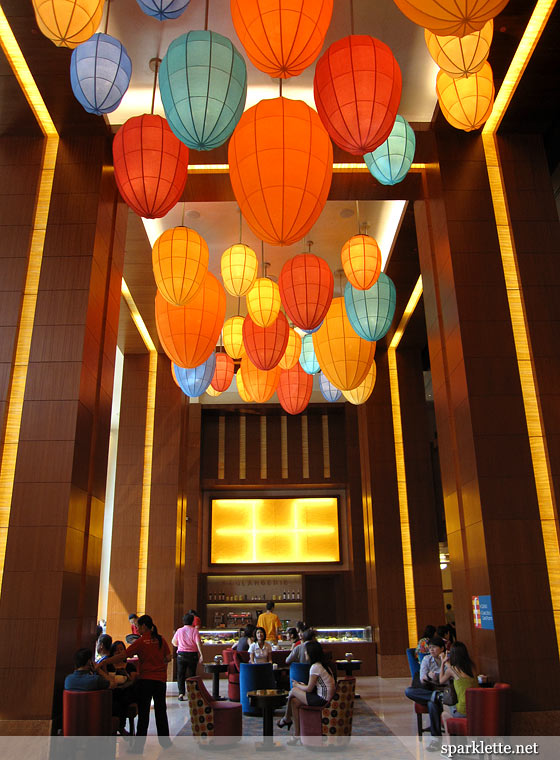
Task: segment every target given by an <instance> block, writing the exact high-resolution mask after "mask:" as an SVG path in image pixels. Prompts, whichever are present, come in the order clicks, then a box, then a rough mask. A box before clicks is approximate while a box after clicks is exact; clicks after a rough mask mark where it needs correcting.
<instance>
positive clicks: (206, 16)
mask: <svg viewBox="0 0 560 760" xmlns="http://www.w3.org/2000/svg"><path fill="white" fill-rule="evenodd" d="M209 3H210V0H206V11H205V14H204V31H205V32H207V31H208V5H209Z"/></svg>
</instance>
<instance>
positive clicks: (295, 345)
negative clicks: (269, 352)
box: [279, 327, 301, 369]
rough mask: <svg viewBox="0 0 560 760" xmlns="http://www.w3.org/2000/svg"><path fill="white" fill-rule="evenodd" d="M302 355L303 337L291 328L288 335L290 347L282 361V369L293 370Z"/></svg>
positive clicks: (288, 346) (287, 348) (287, 347)
mask: <svg viewBox="0 0 560 760" xmlns="http://www.w3.org/2000/svg"><path fill="white" fill-rule="evenodd" d="M300 354H301V337H300V336H299V335H298V334H297V332H296V331H295V330H294V328H293V327H290V332H289V333H288V345H287V346H286V350H285V351H284V356H283V357H282V358H281V359H280V365H279V366H280V368H281V369H292V367H294V366H295V365H296V364H297V362H298V359H299V355H300Z"/></svg>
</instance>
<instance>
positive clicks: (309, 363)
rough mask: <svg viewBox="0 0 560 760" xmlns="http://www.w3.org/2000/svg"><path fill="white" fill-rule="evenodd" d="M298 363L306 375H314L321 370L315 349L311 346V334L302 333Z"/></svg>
mask: <svg viewBox="0 0 560 760" xmlns="http://www.w3.org/2000/svg"><path fill="white" fill-rule="evenodd" d="M299 363H300V365H301V368H302V369H303V371H304V372H306V373H307V374H308V375H316V374H317V372H320V371H321V367H320V366H319V362H318V361H317V357H316V356H315V350H314V348H313V336H312V335H304V336H303V338H302V339H301V354H300V357H299Z"/></svg>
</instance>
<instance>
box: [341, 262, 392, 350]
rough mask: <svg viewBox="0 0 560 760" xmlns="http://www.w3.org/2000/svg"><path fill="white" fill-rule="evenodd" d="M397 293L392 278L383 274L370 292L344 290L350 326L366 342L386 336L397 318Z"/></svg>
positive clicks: (354, 289) (348, 284) (350, 288)
mask: <svg viewBox="0 0 560 760" xmlns="http://www.w3.org/2000/svg"><path fill="white" fill-rule="evenodd" d="M396 301H397V292H396V290H395V286H394V284H393V281H392V280H391V278H390V277H387V275H386V274H384V273H383V272H381V274H380V275H379V279H378V280H377V282H376V283H375V284H374V285H372V286H371V288H369V289H368V290H356V288H353V287H352V285H350V283H349V282H348V283H346V287H345V288H344V306H345V308H346V314H347V315H348V319H349V320H350V324H351V325H352V327H353V328H354V330H355V331H356V333H357V334H358V335H359V336H360V338H363V339H364V340H371V341H377V340H380V339H381V338H382V337H383V336H384V335H386V333H387V330H388V329H389V327H390V326H391V322H392V321H393V317H394V316H395V306H396Z"/></svg>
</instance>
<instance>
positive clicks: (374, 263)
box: [340, 235, 381, 290]
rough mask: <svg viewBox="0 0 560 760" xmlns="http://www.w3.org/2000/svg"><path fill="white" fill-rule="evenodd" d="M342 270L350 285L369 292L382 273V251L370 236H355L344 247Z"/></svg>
mask: <svg viewBox="0 0 560 760" xmlns="http://www.w3.org/2000/svg"><path fill="white" fill-rule="evenodd" d="M340 258H341V261H342V268H343V269H344V274H345V275H346V277H347V278H348V282H349V283H350V285H353V286H354V287H355V288H356V289H357V290H369V288H371V286H372V285H374V284H375V283H376V282H377V278H378V277H379V273H380V272H381V251H380V250H379V246H378V245H377V241H376V240H374V239H373V238H372V237H370V236H369V235H354V236H353V237H351V238H350V240H347V241H346V243H344V245H343V246H342V251H341V253H340Z"/></svg>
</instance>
